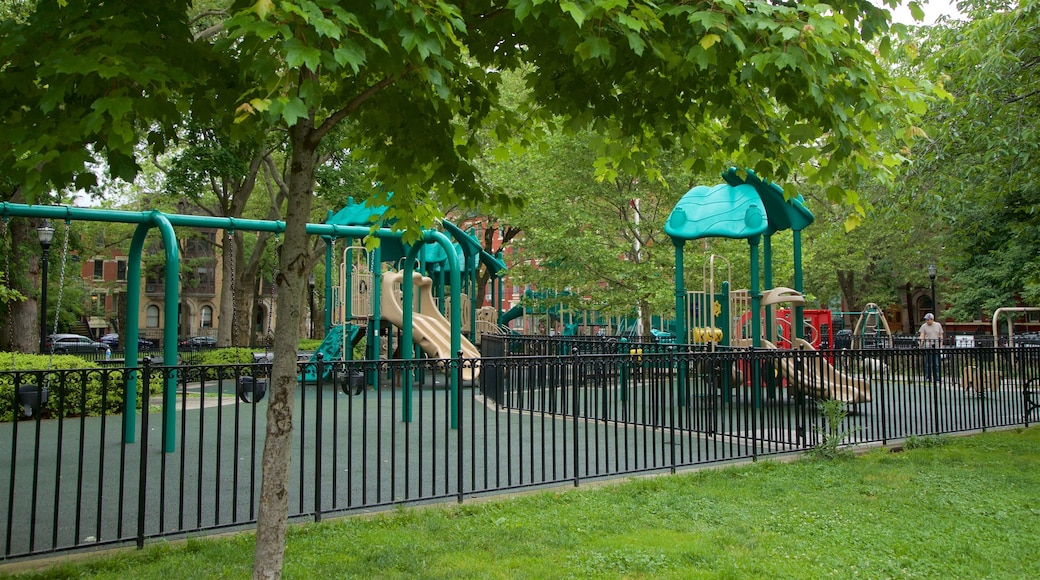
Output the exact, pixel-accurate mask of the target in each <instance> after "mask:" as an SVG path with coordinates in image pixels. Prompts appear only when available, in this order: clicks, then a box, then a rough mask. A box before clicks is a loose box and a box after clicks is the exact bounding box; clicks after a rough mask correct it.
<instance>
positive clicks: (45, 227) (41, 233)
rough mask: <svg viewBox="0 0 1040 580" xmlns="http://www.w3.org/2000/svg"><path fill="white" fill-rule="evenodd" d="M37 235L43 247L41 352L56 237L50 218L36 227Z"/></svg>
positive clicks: (44, 335)
mask: <svg viewBox="0 0 1040 580" xmlns="http://www.w3.org/2000/svg"><path fill="white" fill-rule="evenodd" d="M36 235H37V237H39V239H40V248H42V249H43V274H42V276H41V277H40V278H41V279H40V353H41V354H42V353H43V349H44V346H43V345H44V340H45V339H46V338H47V267H48V266H49V265H50V264H49V262H50V260H49V259H48V258H49V256H50V252H51V240H53V239H54V228H52V227H51V222H50V220H47V219H45V220H43V223H42V224H40V225H39V227H37V228H36Z"/></svg>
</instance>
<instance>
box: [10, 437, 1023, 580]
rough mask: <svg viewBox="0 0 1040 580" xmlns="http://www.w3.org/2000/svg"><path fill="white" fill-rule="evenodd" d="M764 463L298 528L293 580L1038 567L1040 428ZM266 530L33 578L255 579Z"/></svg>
mask: <svg viewBox="0 0 1040 580" xmlns="http://www.w3.org/2000/svg"><path fill="white" fill-rule="evenodd" d="M917 443H918V446H917V447H916V448H913V449H908V450H906V451H903V452H892V451H888V450H882V449H877V450H872V451H869V452H867V453H865V454H863V455H860V456H858V457H854V458H839V459H836V460H831V461H826V460H812V459H804V460H799V461H795V462H790V463H779V462H770V461H761V462H758V463H755V464H749V465H743V466H735V467H729V468H726V469H718V470H701V471H697V472H690V473H686V474H681V475H677V476H663V477H653V478H642V479H633V480H627V481H624V482H618V483H616V484H610V485H606V486H593V487H588V488H579V489H568V490H560V491H553V492H542V493H538V494H532V495H525V496H521V497H515V498H511V499H496V500H493V501H489V502H482V503H473V504H471V505H461V506H454V507H450V508H444V509H441V508H425V509H401V510H397V511H393V512H389V513H386V514H381V515H378V516H375V517H350V518H344V519H339V520H336V521H330V522H325V523H322V524H320V525H304V526H298V527H294V528H292V529H291V530H290V536H289V543H288V548H287V553H286V564H285V576H286V577H287V578H318V577H337V578H347V577H359V578H362V577H363V578H369V577H378V578H408V577H422V578H821V577H838V578H849V577H863V578H890V577H896V578H910V577H913V578H1029V577H1033V578H1035V577H1037V575H1038V574H1040V428H1031V429H1028V430H1026V429H1019V430H1014V431H1004V432H1000V433H990V434H984V435H978V436H972V437H961V438H952V439H949V438H947V439H927V438H926V439H923V440H918V441H917ZM252 555H253V536H252V535H251V534H242V535H239V536H235V537H232V538H221V539H197V540H190V541H188V542H180V543H176V544H160V545H152V546H150V547H148V548H147V549H145V550H143V551H131V552H124V553H121V554H118V555H114V556H110V557H105V558H101V557H98V559H92V560H81V561H75V562H68V563H63V564H57V565H52V566H51V567H49V568H47V569H44V570H42V571H39V572H34V573H30V574H28V575H27V576H28V577H39V578H65V577H72V576H77V577H94V578H119V579H125V578H134V579H135V580H141V579H145V578H162V579H171V578H246V577H248V576H249V575H250V571H251V561H252Z"/></svg>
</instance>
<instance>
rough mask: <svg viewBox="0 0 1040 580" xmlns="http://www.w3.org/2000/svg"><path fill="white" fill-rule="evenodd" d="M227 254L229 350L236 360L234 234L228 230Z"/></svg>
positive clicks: (236, 306)
mask: <svg viewBox="0 0 1040 580" xmlns="http://www.w3.org/2000/svg"><path fill="white" fill-rule="evenodd" d="M227 244H228V247H227V254H228V265H229V266H230V268H229V269H230V270H231V348H234V349H236V353H235V359H236V361H237V359H238V353H237V349H238V345H237V342H238V341H237V340H236V339H235V334H236V330H238V329H237V325H238V304H237V300H236V299H235V232H234V230H228V232H227Z"/></svg>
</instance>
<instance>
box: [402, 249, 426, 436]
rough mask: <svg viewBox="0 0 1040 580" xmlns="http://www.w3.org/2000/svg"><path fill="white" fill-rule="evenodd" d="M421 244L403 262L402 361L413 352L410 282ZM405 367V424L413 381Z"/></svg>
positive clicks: (409, 417)
mask: <svg viewBox="0 0 1040 580" xmlns="http://www.w3.org/2000/svg"><path fill="white" fill-rule="evenodd" d="M420 247H421V244H413V245H412V247H411V248H410V249H409V250H408V255H407V256H406V257H405V260H404V274H403V275H402V277H401V293H402V296H401V313H402V317H401V345H400V348H401V358H402V359H404V360H406V361H407V360H412V355H413V354H414V351H415V345H414V343H415V341H414V340H413V336H412V317H413V312H412V310H413V309H414V307H415V298H414V297H413V295H414V294H415V282H413V281H412V273H413V267H412V266H413V265H414V264H415V255H416V254H417V253H418V252H419V248H420ZM407 366H408V365H407V364H406V365H405V372H404V385H403V386H402V392H401V398H402V404H401V420H402V421H404V422H405V423H411V422H412V382H413V380H414V377H413V372H412V370H411V369H408V368H407Z"/></svg>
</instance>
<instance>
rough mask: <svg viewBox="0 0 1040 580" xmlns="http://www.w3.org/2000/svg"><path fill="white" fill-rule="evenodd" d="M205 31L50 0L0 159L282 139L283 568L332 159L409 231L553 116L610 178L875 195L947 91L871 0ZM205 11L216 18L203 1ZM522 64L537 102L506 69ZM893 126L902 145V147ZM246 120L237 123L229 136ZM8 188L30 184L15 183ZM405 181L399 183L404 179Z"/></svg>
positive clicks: (266, 521) (248, 13)
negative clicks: (361, 164)
mask: <svg viewBox="0 0 1040 580" xmlns="http://www.w3.org/2000/svg"><path fill="white" fill-rule="evenodd" d="M217 8H218V9H219V10H217V11H216V13H217V14H219V15H221V16H222V17H225V16H226V19H223V20H220V21H219V24H218V25H214V26H213V27H207V31H206V33H205V34H195V33H193V24H194V21H193V18H194V17H195V16H196V15H197V12H196V11H195V10H194V9H193V5H192V3H190V2H188V1H187V0H171V1H167V2H146V3H139V2H125V1H124V2H111V1H108V0H104V1H102V0H80V1H76V0H41V1H40V2H38V3H37V4H36V7H35V10H34V11H33V12H32V13H31V14H29V15H27V16H26V17H25V18H24V19H22V18H11V19H7V20H4V21H3V23H2V24H0V69H2V70H3V71H4V74H3V75H2V77H0V123H2V125H3V131H0V170H2V171H3V173H4V174H5V175H8V176H9V177H10V179H11V183H12V184H13V187H14V188H16V189H17V190H18V191H19V192H21V193H24V194H25V195H26V196H27V198H28V199H33V197H34V196H36V195H39V194H40V193H41V192H44V191H47V190H48V189H50V188H58V189H61V188H64V187H67V186H68V185H69V184H75V185H76V186H85V185H90V184H91V183H93V181H94V177H93V175H94V174H93V171H92V165H93V164H96V163H98V162H103V166H104V167H107V169H108V170H109V171H110V172H111V173H112V174H114V175H116V176H118V177H122V178H126V179H130V178H132V177H133V176H134V174H135V172H136V170H137V168H138V159H139V157H138V156H139V155H142V154H144V153H145V152H150V153H152V154H154V153H156V152H161V151H163V150H165V149H166V148H168V147H170V146H171V144H173V143H176V141H177V139H178V137H179V134H178V132H177V129H178V127H179V125H181V124H183V123H184V121H185V119H186V117H187V113H188V112H189V111H190V112H191V116H192V117H193V118H194V119H196V120H199V119H202V120H205V119H211V118H214V119H224V120H225V121H226V120H227V119H228V118H229V117H231V116H234V117H235V119H236V120H237V121H238V122H239V123H238V127H239V128H246V129H249V130H252V129H253V128H265V129H266V128H270V129H274V130H278V131H284V132H285V135H286V142H287V144H288V147H289V150H288V153H287V167H288V171H287V179H286V199H287V203H286V208H285V214H284V218H285V222H286V233H285V239H284V243H283V245H282V247H281V249H280V253H279V268H278V271H279V274H278V278H277V285H278V302H277V308H278V320H279V322H280V324H285V325H286V328H285V329H284V332H283V329H282V328H279V332H278V333H277V335H276V337H275V345H274V351H275V363H274V370H273V373H272V375H273V376H272V380H271V386H270V391H269V392H270V395H269V405H268V422H267V437H266V442H265V454H264V478H263V484H262V485H263V488H262V490H261V506H260V512H259V516H258V520H259V525H258V528H259V529H258V539H257V557H256V564H255V566H256V567H255V569H254V570H255V574H256V575H257V576H260V577H273V576H277V575H278V572H279V571H280V569H281V562H282V558H283V552H282V550H283V547H282V546H284V534H285V526H286V522H285V514H286V509H285V497H286V494H285V489H286V486H287V484H288V458H289V449H288V442H289V435H290V434H291V430H292V406H293V390H294V388H295V384H296V373H297V369H296V366H295V362H294V358H295V357H294V356H293V354H292V353H293V351H294V350H295V347H296V341H297V338H298V333H299V320H300V316H301V307H300V304H301V297H302V293H303V292H304V291H305V289H306V276H307V262H308V249H309V248H308V244H307V239H306V234H305V231H304V224H305V222H306V221H307V220H308V219H309V217H310V210H311V204H312V197H313V193H314V191H315V175H316V173H317V171H318V168H319V166H320V151H321V147H322V146H323V144H324V143H325V142H326V140H327V139H329V138H330V136H332V135H335V136H336V139H337V140H340V141H339V142H341V143H343V144H344V146H345V147H349V149H350V151H351V152H352V153H355V154H357V155H360V156H362V157H363V158H364V160H365V167H366V168H367V171H368V176H369V180H370V182H371V183H379V184H380V189H379V190H378V192H377V193H378V197H381V198H382V199H381V200H380V201H383V202H385V203H386V204H387V205H388V206H389V207H390V208H391V209H390V212H389V217H392V218H394V219H396V222H395V223H396V225H397V227H400V228H403V229H406V230H407V231H408V232H409V233H410V235H411V236H415V235H417V232H418V228H419V227H421V226H424V225H429V224H430V223H431V222H432V220H433V219H434V218H435V217H438V216H439V215H440V207H442V206H443V205H446V204H453V203H456V202H457V203H460V204H463V205H476V204H478V203H482V204H488V205H491V206H501V205H507V204H509V203H510V202H511V201H512V198H511V197H510V196H509V195H506V194H505V193H503V192H501V191H499V190H489V189H487V188H486V187H485V184H484V182H483V180H482V177H481V174H480V171H479V168H478V167H477V165H476V163H475V161H474V160H475V159H477V158H478V157H479V155H480V154H481V153H482V151H483V148H484V147H485V145H486V144H485V142H484V140H483V139H481V138H480V135H484V134H490V135H494V136H495V138H496V140H497V141H498V142H499V143H500V144H499V145H496V147H499V148H501V149H500V151H501V153H502V154H507V152H508V151H509V146H510V145H511V144H516V143H519V144H530V143H532V142H533V141H534V140H535V139H536V138H537V137H538V136H539V134H540V131H541V127H543V126H546V125H557V126H560V127H563V128H564V129H566V130H569V131H575V132H576V131H580V130H590V129H591V130H593V131H594V132H595V133H597V134H598V135H601V136H603V138H604V143H605V144H607V145H608V146H606V147H604V148H603V149H602V150H601V151H600V155H601V156H602V157H603V160H602V162H601V163H599V164H598V167H599V175H600V177H601V178H603V179H605V180H608V181H614V180H616V178H618V177H619V176H622V175H624V176H631V177H644V176H647V177H650V178H653V177H654V176H655V175H656V168H655V160H656V158H657V157H658V155H659V154H660V153H661V152H663V151H678V152H681V153H682V155H683V159H684V163H685V164H686V166H687V167H688V168H690V169H692V170H693V171H702V170H714V168H712V167H709V166H708V165H707V164H706V160H710V159H715V158H717V155H718V153H719V152H724V153H725V155H726V156H728V157H729V158H730V159H731V160H732V162H733V163H734V164H736V165H738V166H741V167H751V168H754V169H755V170H756V171H758V173H759V174H760V175H763V176H768V177H770V178H773V179H775V180H777V181H780V182H783V181H784V180H785V178H787V177H789V176H792V175H796V174H797V175H799V176H803V177H804V178H806V179H811V180H814V181H815V182H817V183H819V184H820V185H821V187H822V188H824V191H825V192H826V193H827V195H828V196H829V197H830V198H832V199H843V200H846V201H848V202H851V203H852V204H853V205H855V204H857V203H858V201H857V200H858V198H857V194H856V193H855V191H853V190H850V189H848V188H847V187H846V184H848V183H855V181H854V180H848V179H847V178H846V177H842V178H841V179H839V176H853V177H858V176H861V175H865V174H869V175H871V176H873V177H874V178H875V179H878V180H880V181H882V182H886V181H888V182H890V181H891V179H892V168H893V167H895V166H897V165H898V164H899V163H901V162H902V160H903V157H902V155H901V154H900V149H899V148H893V149H892V150H889V147H890V146H892V145H894V144H900V146H902V145H904V144H905V140H908V139H910V138H911V137H913V136H914V135H916V134H917V133H918V132H919V130H917V129H916V115H918V114H920V113H921V112H923V110H924V106H925V104H924V103H925V100H926V99H927V91H924V90H922V89H928V88H929V85H928V83H927V82H923V81H922V82H919V83H918V84H917V85H915V84H914V83H912V82H910V81H908V80H906V79H903V78H898V77H897V76H895V75H894V74H893V73H892V72H891V71H892V69H891V68H890V67H889V66H887V63H886V62H885V59H886V58H887V57H888V55H889V54H890V50H891V46H890V42H889V40H888V38H887V36H885V33H886V31H887V30H888V27H889V24H888V19H887V18H888V13H887V11H886V10H884V9H882V8H879V7H876V6H875V5H874V4H872V3H870V2H868V1H866V0H834V1H832V2H830V3H827V4H823V3H818V2H816V1H814V0H810V1H805V2H790V3H777V2H770V1H766V0H752V1H746V0H721V1H720V0H716V1H713V2H707V1H704V2H645V1H640V0H634V1H631V2H624V1H618V0H584V1H560V2H542V1H537V0H512V1H510V2H500V1H496V0H478V1H475V2H450V1H444V0H434V1H424V2H418V1H415V0H376V1H373V2H360V3H351V4H349V5H344V4H343V3H340V2H338V1H334V0H291V1H290V0H286V1H279V2H275V1H274V0H239V1H235V2H232V3H231V4H230V5H228V6H223V5H219V6H217ZM206 13H207V15H208V17H211V16H212V14H211V13H210V12H209V11H207V12H206ZM520 69H522V70H523V76H522V78H523V83H524V88H525V91H524V92H523V97H524V98H523V100H522V101H521V102H520V103H519V106H517V107H505V106H503V102H502V98H501V87H502V72H503V71H506V70H520ZM881 131H886V132H888V134H890V135H895V136H896V139H895V140H882V139H880V138H879V133H880V132H881ZM232 133H233V130H232ZM9 193H11V192H9ZM391 193H392V194H393V195H392V196H391V195H390V194H391Z"/></svg>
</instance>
